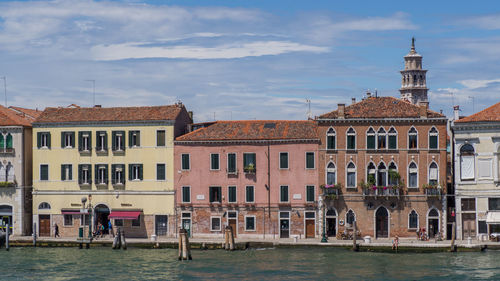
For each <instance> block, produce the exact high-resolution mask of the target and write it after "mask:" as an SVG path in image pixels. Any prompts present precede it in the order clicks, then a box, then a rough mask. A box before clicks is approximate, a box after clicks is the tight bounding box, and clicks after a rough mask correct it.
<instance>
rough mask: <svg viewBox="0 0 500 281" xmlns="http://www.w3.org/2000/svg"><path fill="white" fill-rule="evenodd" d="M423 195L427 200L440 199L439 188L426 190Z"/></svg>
mask: <svg viewBox="0 0 500 281" xmlns="http://www.w3.org/2000/svg"><path fill="white" fill-rule="evenodd" d="M425 195H426V196H427V198H433V197H435V198H441V188H426V189H425Z"/></svg>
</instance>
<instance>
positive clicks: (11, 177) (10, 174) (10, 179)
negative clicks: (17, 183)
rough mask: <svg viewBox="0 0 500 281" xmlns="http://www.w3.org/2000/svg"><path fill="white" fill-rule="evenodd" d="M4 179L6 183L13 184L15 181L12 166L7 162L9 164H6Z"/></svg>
mask: <svg viewBox="0 0 500 281" xmlns="http://www.w3.org/2000/svg"><path fill="white" fill-rule="evenodd" d="M6 177H7V181H8V182H14V180H15V172H14V166H13V165H12V163H10V162H9V164H7V173H6Z"/></svg>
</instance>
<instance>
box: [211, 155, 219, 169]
mask: <svg viewBox="0 0 500 281" xmlns="http://www.w3.org/2000/svg"><path fill="white" fill-rule="evenodd" d="M219 168H220V165H219V154H218V153H213V154H210V170H219Z"/></svg>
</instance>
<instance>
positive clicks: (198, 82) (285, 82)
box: [0, 0, 500, 122]
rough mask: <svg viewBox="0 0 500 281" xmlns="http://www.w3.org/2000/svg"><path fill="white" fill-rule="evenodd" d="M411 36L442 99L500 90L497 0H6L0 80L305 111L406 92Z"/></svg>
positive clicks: (10, 85)
mask: <svg viewBox="0 0 500 281" xmlns="http://www.w3.org/2000/svg"><path fill="white" fill-rule="evenodd" d="M461 3H463V4H461ZM413 36H414V37H415V39H416V50H417V52H418V53H420V54H421V55H422V56H423V67H424V69H427V70H428V72H427V86H428V88H429V89H430V90H429V101H430V107H431V109H433V110H435V111H440V110H443V112H444V113H445V114H446V115H448V116H451V115H452V107H453V105H460V108H461V113H460V114H461V115H470V114H472V113H474V112H477V111H480V110H482V109H484V108H486V107H488V106H490V105H492V104H495V103H497V102H499V101H500V5H499V4H498V2H496V1H480V2H477V3H476V2H470V1H435V0H434V1H426V0H423V1H331V0H330V1H322V0H319V1H291V0H288V1H270V0H267V1H261V0H252V1H249V0H246V1H242V0H226V1H224V0H212V1H200V0H198V1H194V0H184V1H169V0H165V1H159V0H154V1H153V0H151V1H90V0H88V1H75V0H64V1H62V0H61V1H59V0H57V1H0V77H6V79H5V80H6V82H7V85H6V86H7V104H8V105H16V106H23V107H29V108H38V109H43V108H45V107H48V106H68V105H70V104H77V105H79V106H92V105H93V82H92V81H90V80H94V81H95V96H96V98H95V103H96V104H100V105H102V106H103V107H111V106H139V105H163V104H172V103H175V102H178V101H181V102H182V103H183V104H184V105H186V107H187V109H188V110H191V111H193V112H194V117H195V121H196V122H203V121H211V120H214V119H215V120H246V119H294V120H301V119H306V118H307V113H308V104H307V103H306V100H310V101H311V103H310V107H311V113H312V116H316V115H320V114H323V113H326V112H329V111H332V110H335V109H336V108H337V104H338V103H346V104H350V103H351V98H353V97H354V98H356V99H357V100H358V101H359V100H360V99H361V98H362V97H363V96H364V95H365V92H366V91H367V90H370V91H375V90H376V91H377V93H378V95H379V96H394V97H399V91H398V90H399V88H400V86H401V74H400V73H399V71H400V70H402V68H403V62H404V61H403V56H405V55H406V54H407V53H408V52H409V50H410V44H411V38H412V37H413ZM3 82H4V80H3V79H0V101H1V103H2V104H4V102H3V100H4V98H3V96H2V94H4V93H3V92H4V91H2V90H3V89H2V88H3V87H1V86H4V85H2V84H3Z"/></svg>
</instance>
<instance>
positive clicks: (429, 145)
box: [428, 126, 439, 150]
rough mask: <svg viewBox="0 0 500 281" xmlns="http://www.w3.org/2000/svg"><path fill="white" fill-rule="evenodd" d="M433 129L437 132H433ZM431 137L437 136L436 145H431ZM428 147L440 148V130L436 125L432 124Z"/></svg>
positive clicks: (430, 148) (431, 148)
mask: <svg viewBox="0 0 500 281" xmlns="http://www.w3.org/2000/svg"><path fill="white" fill-rule="evenodd" d="M432 130H435V132H433V131H432ZM431 137H435V138H436V147H431ZM428 141H429V143H428V148H429V150H437V149H439V130H438V129H437V128H436V127H435V126H432V127H431V128H430V129H429V138H428Z"/></svg>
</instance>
